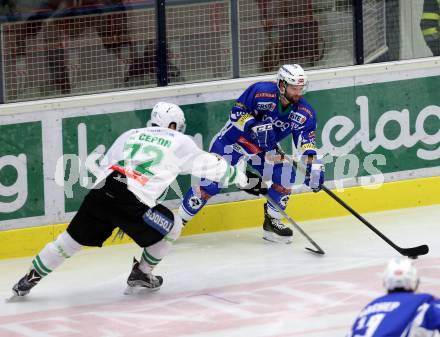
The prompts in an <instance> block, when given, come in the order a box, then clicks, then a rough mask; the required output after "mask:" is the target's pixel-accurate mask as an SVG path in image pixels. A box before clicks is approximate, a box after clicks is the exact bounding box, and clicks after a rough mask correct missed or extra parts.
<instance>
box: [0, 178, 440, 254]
mask: <svg viewBox="0 0 440 337" xmlns="http://www.w3.org/2000/svg"><path fill="white" fill-rule="evenodd" d="M439 188H440V177H429V178H419V179H412V180H402V181H396V182H389V183H385V184H383V185H382V186H381V187H380V188H378V189H365V188H363V187H350V188H346V189H345V190H344V191H335V192H336V194H337V195H338V196H339V197H341V198H342V199H343V200H344V201H346V202H347V203H349V204H350V206H352V207H353V208H354V209H355V210H357V211H358V212H360V213H365V212H373V211H384V210H391V209H398V208H409V207H418V206H427V205H434V204H440V193H438V191H439ZM264 202H265V201H264V199H255V200H244V201H238V202H231V203H220V204H214V205H208V206H206V207H205V208H204V209H203V210H202V211H201V212H200V213H199V214H198V215H197V216H196V217H195V218H194V219H193V220H192V222H191V223H189V224H188V225H187V226H186V227H185V229H184V231H183V234H182V235H184V236H185V235H192V234H202V233H210V232H217V231H225V230H233V229H242V228H251V227H256V226H260V225H261V224H262V222H263V203H264ZM288 213H289V215H290V216H292V217H293V218H294V219H295V220H296V221H298V222H299V223H301V221H304V220H312V219H322V218H330V217H338V216H344V215H348V214H349V213H348V212H347V211H345V210H344V209H343V208H342V207H341V206H339V205H338V204H337V203H336V202H335V201H334V200H333V199H331V198H330V197H329V196H328V195H327V194H326V193H324V192H319V193H317V194H314V193H301V194H298V195H293V196H292V197H291V201H290V202H289V206H288ZM367 218H368V216H367ZM376 225H377V224H376ZM398 225H399V224H398V223H396V224H395V226H398ZM417 225H419V224H417V223H415V224H414V226H415V227H417ZM66 226H67V225H66V224H55V225H47V226H38V227H29V228H24V229H15V230H9V231H3V232H0V242H1V243H2V244H1V245H0V258H2V259H5V258H14V257H22V256H31V255H34V254H36V253H37V252H38V251H39V250H41V248H42V247H44V246H45V245H46V243H47V242H50V241H52V240H53V239H55V238H56V236H57V235H58V234H59V233H61V232H62V231H64V230H65V228H66ZM359 226H362V224H360V223H359ZM115 234H116V231H115V232H114V233H113V235H112V237H110V238H109V239H108V240H107V241H106V242H105V243H104V245H112V244H120V243H128V242H132V241H131V239H130V238H128V237H127V236H125V237H124V239H122V240H119V239H116V240H114V235H115ZM113 240H114V241H113Z"/></svg>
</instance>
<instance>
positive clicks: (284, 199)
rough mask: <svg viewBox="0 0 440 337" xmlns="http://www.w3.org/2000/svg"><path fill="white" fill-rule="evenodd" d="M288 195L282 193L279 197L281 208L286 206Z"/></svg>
mask: <svg viewBox="0 0 440 337" xmlns="http://www.w3.org/2000/svg"><path fill="white" fill-rule="evenodd" d="M289 197H290V195H284V196H282V197H281V199H280V205H281V206H283V208H286V207H287V203H288V202H289Z"/></svg>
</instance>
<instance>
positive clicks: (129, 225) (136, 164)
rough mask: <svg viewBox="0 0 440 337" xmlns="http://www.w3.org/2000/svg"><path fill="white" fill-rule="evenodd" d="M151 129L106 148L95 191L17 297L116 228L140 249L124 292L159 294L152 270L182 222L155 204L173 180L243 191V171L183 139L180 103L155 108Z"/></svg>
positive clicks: (23, 282)
mask: <svg viewBox="0 0 440 337" xmlns="http://www.w3.org/2000/svg"><path fill="white" fill-rule="evenodd" d="M150 123H151V125H152V127H147V128H141V129H132V130H129V131H127V132H125V133H124V134H122V135H121V136H120V137H119V138H118V139H117V140H116V141H115V142H114V144H113V145H112V146H111V147H110V149H109V150H108V152H107V153H106V155H105V156H104V158H103V159H102V160H101V162H100V166H99V167H96V170H95V172H94V173H95V174H96V176H97V181H96V184H95V188H94V189H92V190H91V191H90V192H89V193H88V194H87V196H86V197H85V198H84V200H83V202H82V204H81V206H80V208H79V210H78V212H77V213H76V215H75V217H74V218H73V219H72V221H71V222H70V224H69V226H68V227H67V230H66V231H64V232H63V233H61V234H60V235H59V236H58V238H57V239H56V240H55V241H53V242H51V243H49V244H47V245H46V246H45V247H44V248H43V250H42V251H41V252H40V253H39V254H38V255H37V256H35V258H34V259H33V260H32V265H31V268H30V271H29V272H28V273H27V274H26V275H25V276H24V277H23V278H21V279H20V281H19V282H18V283H17V284H15V285H14V287H13V292H14V294H15V295H17V296H25V295H27V294H28V293H29V291H30V290H31V289H32V288H33V287H34V286H35V285H36V284H37V283H38V282H39V281H40V280H41V279H42V278H43V277H45V276H47V275H48V274H49V273H51V272H52V271H53V270H55V269H56V268H57V267H58V266H59V265H61V264H62V263H63V262H64V261H65V260H66V259H67V258H69V257H71V256H72V255H73V254H75V253H76V252H78V251H79V250H80V249H81V247H82V246H97V247H101V246H102V244H103V242H104V241H105V240H106V239H107V238H109V237H110V235H111V234H112V232H113V230H114V229H115V228H116V227H119V228H120V229H121V230H123V231H124V232H125V233H126V234H127V235H128V236H130V237H131V238H132V239H133V240H134V241H135V242H136V243H137V244H138V245H139V246H140V247H142V248H143V251H142V254H141V258H140V262H138V261H137V260H136V259H134V263H133V267H132V271H131V274H130V275H129V277H128V280H127V284H128V285H129V287H145V288H150V289H159V288H160V286H161V285H162V282H163V279H162V277H160V276H154V275H153V274H152V271H153V268H154V267H155V266H156V265H157V264H158V263H159V262H160V261H161V260H162V258H163V257H164V256H165V255H167V254H168V253H169V251H170V249H171V247H172V244H173V242H174V241H176V240H177V238H178V237H179V236H180V232H181V230H182V220H181V218H180V217H179V215H178V214H175V213H173V212H172V211H171V210H169V209H168V208H166V207H165V206H163V205H160V204H158V202H157V200H158V199H159V198H160V196H161V195H162V194H163V193H164V191H165V190H166V189H167V187H168V186H169V185H170V184H171V183H172V182H173V181H174V180H175V178H176V176H177V175H179V174H192V175H194V176H196V177H199V178H206V179H210V180H213V181H217V182H219V183H221V184H222V185H223V186H228V185H230V184H238V185H239V186H240V187H242V188H247V186H248V178H247V177H246V175H245V173H244V172H242V171H240V170H239V169H238V168H237V167H233V166H230V165H229V164H228V163H227V162H226V160H224V159H222V158H219V157H217V156H215V155H213V154H210V153H207V152H204V151H202V150H200V149H199V148H198V147H197V145H196V144H195V143H194V141H193V140H192V138H190V137H189V136H186V135H184V134H183V133H182V132H184V130H185V117H184V114H183V111H182V110H181V109H180V108H179V107H178V106H177V105H175V104H170V103H164V102H159V103H158V104H156V106H155V107H154V108H153V111H152V113H151V121H150ZM254 188H255V187H254Z"/></svg>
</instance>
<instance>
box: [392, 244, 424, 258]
mask: <svg viewBox="0 0 440 337" xmlns="http://www.w3.org/2000/svg"><path fill="white" fill-rule="evenodd" d="M399 253H400V254H402V255H404V256H408V257H409V258H411V259H416V258H417V257H418V256H420V255H426V254H428V253H429V247H428V245H421V246H417V247H412V248H401V249H399Z"/></svg>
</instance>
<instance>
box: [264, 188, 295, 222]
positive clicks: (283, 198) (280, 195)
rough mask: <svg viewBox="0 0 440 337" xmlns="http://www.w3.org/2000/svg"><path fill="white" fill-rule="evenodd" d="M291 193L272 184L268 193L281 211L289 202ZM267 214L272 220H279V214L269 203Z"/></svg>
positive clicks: (287, 189)
mask: <svg viewBox="0 0 440 337" xmlns="http://www.w3.org/2000/svg"><path fill="white" fill-rule="evenodd" d="M291 193H292V191H291V190H290V189H289V188H286V187H283V186H281V185H278V184H272V186H271V187H270V188H269V191H268V195H269V197H270V198H271V199H272V200H273V201H275V202H276V203H277V205H278V206H279V207H280V208H281V209H283V210H285V209H286V207H287V203H288V202H289V198H290V194H291ZM267 213H268V214H269V215H270V216H271V217H273V218H277V219H280V218H281V214H280V213H279V212H278V211H277V209H276V208H275V207H274V206H273V205H271V203H270V202H269V203H268V205H267Z"/></svg>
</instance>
